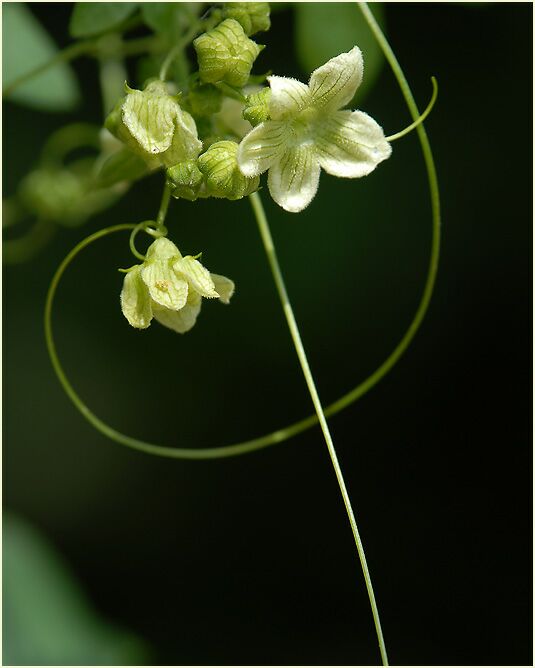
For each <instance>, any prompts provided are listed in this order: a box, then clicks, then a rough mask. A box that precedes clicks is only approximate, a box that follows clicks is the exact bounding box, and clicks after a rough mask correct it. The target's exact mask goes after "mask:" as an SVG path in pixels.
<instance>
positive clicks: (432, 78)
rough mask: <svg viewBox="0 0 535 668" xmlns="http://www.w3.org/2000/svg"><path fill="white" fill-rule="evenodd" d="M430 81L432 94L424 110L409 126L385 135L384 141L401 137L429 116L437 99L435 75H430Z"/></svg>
mask: <svg viewBox="0 0 535 668" xmlns="http://www.w3.org/2000/svg"><path fill="white" fill-rule="evenodd" d="M431 83H432V84H433V94H432V95H431V100H430V102H429V104H428V105H427V108H426V110H425V111H424V113H423V114H422V115H421V116H420V117H419V118H417V119H416V120H415V121H414V123H411V124H410V125H409V126H407V127H406V128H405V129H404V130H401V131H400V132H396V133H395V134H393V135H390V136H389V137H386V141H390V142H392V141H396V139H401V137H404V136H405V135H408V134H409V132H412V131H413V130H414V129H415V128H417V127H418V126H419V125H420V124H421V123H423V122H424V121H425V119H426V118H427V117H428V116H429V114H430V113H431V110H432V109H433V107H434V106H435V102H436V100H437V95H438V83H437V80H436V79H435V77H431Z"/></svg>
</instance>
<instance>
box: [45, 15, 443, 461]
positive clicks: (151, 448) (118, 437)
mask: <svg viewBox="0 0 535 668" xmlns="http://www.w3.org/2000/svg"><path fill="white" fill-rule="evenodd" d="M366 9H367V8H366ZM363 11H364V15H365V17H366V18H367V20H370V18H371V25H374V24H375V21H374V19H373V16H371V17H370V16H369V15H367V14H366V13H365V10H364V8H363ZM368 11H369V10H368ZM375 32H376V36H377V35H381V36H382V33H381V32H380V29H379V27H378V26H377V25H376V24H375ZM379 43H380V44H381V47H382V48H383V50H385V55H387V57H388V59H389V62H390V64H391V66H392V68H393V69H394V73H395V74H396V77H398V81H399V82H400V86H401V89H402V92H403V94H404V96H405V99H406V100H407V104H408V105H409V109H410V111H411V114H412V116H413V118H414V119H415V120H416V119H417V118H418V117H419V114H418V109H417V107H416V105H415V104H414V100H413V98H412V95H411V92H410V89H409V87H408V84H407V83H406V81H405V79H404V77H403V73H402V71H401V68H400V67H399V64H398V63H397V60H396V59H395V57H394V56H393V54H392V53H391V50H390V48H389V46H388V43H387V42H386V39H385V38H384V36H382V39H381V40H380V41H379ZM401 82H404V84H403V85H402V83H401ZM417 134H418V139H419V141H420V145H421V148H422V153H423V155H424V160H425V166H426V170H427V178H428V184H429V192H430V197H431V207H432V240H431V255H430V259H429V267H428V272H427V277H426V281H425V286H424V289H423V293H422V297H421V299H420V303H419V305H418V308H417V310H416V313H415V315H414V317H413V319H412V321H411V323H410V325H409V327H408V329H407V331H406V332H405V334H404V335H403V337H402V338H401V340H400V342H399V343H398V345H397V346H396V347H395V348H394V350H393V351H392V353H390V355H389V356H388V357H387V358H386V360H385V361H384V362H383V363H382V364H381V365H380V366H379V367H378V368H377V369H376V370H375V371H374V372H373V373H372V374H371V375H370V376H368V378H366V379H365V380H364V381H362V382H361V383H360V384H359V385H357V387H355V388H354V389H353V390H351V391H350V392H347V393H346V394H344V395H343V396H342V397H340V399H337V400H336V401H334V402H333V403H332V404H329V405H328V406H327V407H326V409H325V411H324V412H325V416H326V417H331V416H333V415H336V414H337V413H339V412H340V411H342V410H343V409H344V408H347V407H348V406H350V405H351V404H353V403H354V402H355V401H357V400H358V399H360V398H361V397H362V396H364V395H365V394H366V393H367V392H368V391H369V390H371V389H372V388H373V387H374V386H375V385H376V384H377V383H378V382H379V381H380V380H381V379H382V378H384V377H385V376H386V375H387V373H388V372H389V371H390V370H391V369H392V368H393V367H394V366H395V364H396V363H397V362H398V360H399V359H400V358H401V356H402V355H403V353H404V352H405V351H406V350H407V348H408V347H409V345H410V343H411V342H412V340H413V339H414V337H415V335H416V333H417V332H418V330H419V328H420V326H421V324H422V321H423V319H424V317H425V314H426V313H427V310H428V308H429V303H430V300H431V296H432V294H433V289H434V286H435V282H436V276H437V269H438V261H439V256H440V198H439V189H438V181H437V175H436V170H435V164H434V160H433V153H432V151H431V147H430V145H429V140H428V139H427V134H426V132H425V129H424V127H423V126H419V127H418V129H417ZM135 227H136V226H135V225H118V226H115V227H111V228H107V229H104V230H100V231H99V232H96V233H95V234H92V235H91V236H89V237H87V238H86V239H84V240H83V241H81V242H80V243H79V244H78V245H77V246H76V247H75V248H73V250H72V251H71V252H70V253H69V254H68V255H67V257H66V258H65V259H64V260H63V262H62V263H61V264H60V266H59V267H58V269H57V270H56V273H55V274H54V277H53V279H52V282H51V284H50V287H49V290H48V294H47V300H46V307H45V336H46V342H47V347H48V351H49V354H50V358H51V361H52V365H53V367H54V370H55V372H56V374H57V376H58V379H59V381H60V383H61V385H62V386H63V388H64V390H65V392H66V393H67V395H68V396H69V398H70V399H71V400H72V402H73V403H74V405H75V406H76V408H77V409H78V410H79V411H80V412H81V414H82V415H83V416H84V417H85V418H86V419H87V420H88V421H89V422H90V423H91V424H92V425H93V426H94V427H95V428H96V429H97V430H98V431H99V432H100V433H102V434H103V435H105V436H107V437H108V438H110V439H111V440H113V441H115V442H116V443H119V444H120V445H123V446H126V447H129V448H132V449H134V450H138V451H141V452H145V453H147V454H150V455H155V456H159V457H167V458H170V459H190V460H206V459H220V458H223V457H235V456H238V455H243V454H246V453H249V452H255V451H257V450H260V449H262V448H266V447H268V446H271V445H275V444H277V443H283V442H284V441H286V440H288V439H289V438H293V437H294V436H297V435H298V434H300V433H302V432H304V431H306V430H307V429H310V428H311V427H313V426H315V425H316V424H317V423H318V418H317V416H316V415H309V416H308V417H306V418H304V419H302V420H299V421H298V422H294V423H293V424H291V425H288V426H286V427H283V428H281V429H277V430H276V431H273V432H271V433H269V434H265V435H263V436H259V437H257V438H253V439H250V440H248V441H243V442H240V443H234V444H232V445H227V446H223V447H208V448H201V449H198V448H174V447H166V446H163V445H158V444H154V443H149V442H147V441H141V440H139V439H137V438H132V437H131V436H127V435H125V434H122V433H121V432H118V431H116V430H115V429H113V428H111V427H109V426H108V425H107V424H105V423H104V422H102V421H101V420H99V418H98V417H96V416H95V415H94V413H92V412H91V411H90V409H89V408H88V407H87V406H86V405H85V404H84V403H83V401H82V400H81V399H80V397H79V396H78V395H77V394H76V392H75V391H74V389H73V387H72V385H71V384H70V383H69V381H68V380H67V377H66V375H65V372H64V371H63V368H62V367H61V364H60V362H59V359H58V357H57V353H56V348H55V344H54V339H53V335H52V322H51V318H52V306H53V303H54V298H55V295H56V290H57V286H58V285H59V282H60V280H61V278H62V276H63V274H64V272H65V270H66V269H67V267H68V266H69V265H70V264H71V262H72V261H73V260H74V259H75V257H76V256H77V255H78V253H80V251H82V250H83V249H84V248H86V247H87V246H88V245H89V244H91V243H93V242H94V241H97V240H98V239H101V238H102V237H104V236H106V235H108V234H112V233H114V232H120V231H122V230H133V229H134V228H135Z"/></svg>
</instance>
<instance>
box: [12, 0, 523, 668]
mask: <svg viewBox="0 0 535 668" xmlns="http://www.w3.org/2000/svg"><path fill="white" fill-rule="evenodd" d="M31 8H32V11H33V12H34V13H35V15H36V16H38V17H39V19H40V20H42V21H43V23H44V24H45V25H46V26H47V28H48V29H49V30H50V32H51V33H52V34H53V35H54V36H55V39H56V41H57V42H58V44H59V45H60V46H63V45H65V44H67V43H68V37H67V30H66V27H67V24H68V18H69V13H70V9H71V6H70V5H68V4H65V5H64V4H61V5H59V4H58V5H41V4H33V5H31ZM386 21H387V29H388V35H389V39H390V41H391V44H392V46H393V48H394V51H395V53H396V54H397V57H398V59H399V61H400V63H401V65H402V67H403V68H404V70H405V74H406V76H407V78H408V80H409V82H410V83H411V86H412V87H413V91H414V94H415V96H416V99H417V100H418V101H419V104H420V106H421V107H423V106H425V104H426V101H427V99H428V98H429V94H430V83H429V77H430V75H432V74H434V75H435V76H436V77H437V79H438V81H439V85H440V93H439V100H438V103H437V105H436V108H435V110H434V111H433V113H432V115H431V116H430V118H429V120H428V121H427V122H426V127H427V129H428V132H429V137H430V140H431V144H432V148H433V152H434V155H435V159H436V163H437V169H438V174H439V179H440V187H441V197H442V207H443V249H442V258H441V265H440V270H439V276H438V282H437V286H436V291H435V295H434V297H433V301H432V304H431V307H430V310H429V313H428V315H427V317H426V319H425V321H424V324H423V326H422V329H421V331H420V332H419V333H418V335H417V337H416V339H415V341H414V344H413V345H412V346H411V348H410V349H409V350H408V352H407V353H406V354H405V356H404V357H403V358H402V360H401V361H400V363H399V364H398V365H397V366H396V367H395V369H394V370H393V371H392V372H391V373H390V374H389V375H388V376H387V377H386V378H385V379H384V380H383V381H382V382H381V383H380V384H379V385H378V386H377V387H376V388H374V389H373V390H372V391H371V392H370V393H369V394H368V395H366V396H365V397H364V398H362V399H361V400H360V401H359V402H358V403H357V404H355V405H353V406H352V407H350V408H349V409H348V410H346V411H344V412H343V413H341V414H339V415H338V416H336V417H335V418H333V419H332V420H331V421H330V423H331V427H332V433H333V437H334V440H335V443H336V446H337V449H338V453H339V457H340V461H341V465H342V469H343V471H344V474H345V477H346V481H347V485H348V488H349V491H350V495H351V498H352V501H353V504H354V508H355V512H356V515H357V520H358V523H359V527H360V530H361V534H362V537H363V541H364V545H365V548H366V552H367V557H368V562H369V566H370V570H371V574H372V578H373V582H374V586H375V590H376V595H377V599H378V603H379V607H380V611H381V615H382V622H383V629H384V633H385V638H386V642H387V646H388V649H389V654H390V660H391V662H392V663H394V664H417V665H420V664H421V665H440V664H453V665H457V664H461V665H466V664H472V665H473V664H477V665H489V664H490V665H494V664H502V665H511V664H531V663H532V634H531V631H532V600H531V593H532V567H531V564H532V549H531V548H532V514H531V508H532V503H531V499H532V486H531V482H532V459H531V443H532V432H531V406H532V394H531V369H532V358H531V340H532V310H531V304H532V298H531V268H532V267H531V256H532V208H531V185H532V158H531V147H532V136H531V127H532V89H531V82H532V7H531V5H530V4H514V3H507V4H500V3H497V4H494V3H488V4H481V5H477V4H469V3H464V4H463V3H456V4H420V3H419V4H414V5H412V4H393V5H387V7H386ZM293 28H294V19H293V12H292V11H291V10H285V11H280V12H278V13H277V14H275V15H274V16H273V28H272V30H271V31H270V33H269V34H268V35H267V36H266V37H265V39H263V40H261V41H263V42H265V43H266V44H267V45H268V48H267V49H266V52H264V54H263V57H264V58H265V60H264V61H263V62H268V61H269V63H270V64H272V63H275V64H274V65H273V69H274V70H275V71H276V72H277V74H283V75H284V74H285V75H295V76H299V78H301V79H302V80H306V74H307V73H305V72H302V71H300V69H299V66H298V65H297V62H296V60H295V54H294V51H293V48H292V46H291V44H292V34H293ZM267 53H269V56H268V55H267ZM75 69H76V72H77V73H78V75H79V77H80V80H81V81H82V82H83V91H84V107H83V108H82V109H81V110H80V111H79V112H78V113H77V114H75V115H67V114H63V115H62V114H59V115H58V114H56V115H53V114H46V113H41V114H38V113H37V112H33V111H30V110H28V109H25V108H23V107H20V106H17V105H15V104H12V103H6V104H5V105H4V193H5V195H9V194H11V193H12V192H13V191H14V190H15V188H16V187H17V184H18V182H19V181H20V179H21V178H22V176H23V175H24V174H25V173H26V171H27V170H28V168H29V167H31V166H32V164H33V163H34V162H35V160H36V156H37V155H38V151H39V150H40V147H41V145H42V143H43V141H44V139H45V138H46V136H47V135H48V134H49V133H50V132H51V131H53V130H54V129H56V128H59V127H60V126H61V125H62V124H63V123H65V122H68V121H71V120H73V118H79V119H83V120H87V121H91V122H99V119H100V100H99V98H98V88H97V76H96V68H95V66H94V64H93V63H92V62H91V61H89V60H81V61H79V62H77V63H76V64H75ZM260 69H261V68H260ZM364 109H365V111H367V112H368V113H370V115H372V116H373V117H374V118H376V119H377V120H378V121H379V122H380V123H381V124H382V125H383V127H384V128H385V130H386V132H387V134H388V133H392V132H396V131H397V130H399V129H400V128H402V127H404V126H405V125H406V124H407V123H408V122H409V121H408V114H407V111H406V109H405V106H404V103H403V100H402V97H401V95H400V92H399V90H398V88H397V85H396V83H395V80H394V78H393V75H392V73H391V72H390V70H389V68H388V67H387V66H385V67H384V69H383V72H382V74H381V76H380V78H379V80H378V82H377V83H376V85H375V87H374V88H373V90H372V92H371V93H370V94H369V96H368V97H367V98H366V100H365V104H364ZM160 192H161V177H158V176H153V177H151V178H150V179H148V180H146V181H143V182H142V184H139V185H138V186H136V187H134V188H133V189H132V190H131V192H130V193H129V194H128V195H127V197H126V198H124V199H123V200H122V201H121V202H120V203H119V204H117V205H116V206H115V207H114V208H113V209H110V210H109V211H108V212H106V213H104V214H100V215H98V216H96V217H95V218H94V219H92V220H91V221H90V222H89V223H88V224H87V225H86V226H85V227H84V228H82V229H77V230H62V231H61V234H59V235H58V236H57V238H56V239H55V240H54V242H53V243H52V244H51V245H50V246H49V247H48V248H47V250H46V252H44V253H42V254H41V255H40V256H39V257H38V258H36V259H34V260H32V261H31V263H30V264H27V265H20V266H17V267H9V268H6V269H5V270H4V312H3V315H4V321H3V322H4V330H3V331H4V339H3V353H4V355H3V360H4V364H3V369H4V425H3V464H4V465H3V472H4V475H3V488H4V508H5V509H7V510H10V511H12V512H16V513H17V514H18V515H20V516H22V517H24V518H25V519H26V520H28V521H30V522H31V523H32V524H33V525H34V526H35V527H37V528H38V529H39V530H40V531H42V532H43V533H44V534H45V535H46V536H47V537H48V539H49V540H51V541H52V543H53V544H54V545H55V546H56V548H58V550H59V551H60V552H61V553H62V555H63V558H64V559H65V560H66V562H67V563H68V564H69V567H70V569H71V570H72V571H73V573H74V574H75V576H76V577H77V579H78V580H79V582H80V583H81V585H82V587H83V588H84V590H85V591H86V593H87V595H88V596H89V599H90V601H91V603H92V605H93V606H94V608H95V609H96V610H97V611H98V613H99V614H100V615H101V616H102V617H104V618H106V619H108V620H112V621H113V622H114V623H117V624H120V625H121V626H123V627H125V628H128V629H130V630H131V631H133V632H134V633H135V634H136V635H138V636H139V637H140V638H142V639H144V640H145V641H147V644H148V645H149V647H150V648H151V654H150V658H148V659H147V660H148V661H150V662H151V663H163V664H166V663H167V664H169V663H171V664H238V665H239V664H329V665H331V664H334V665H336V664H373V663H376V662H377V661H378V652H377V649H376V640H375V636H374V630H373V625H372V619H371V614H370V610H369V604H368V601H367V596H366V591H365V587H364V583H363V579H362V575H361V572H360V566H359V564H358V560H357V557H356V554H355V549H354V545H353V541H352V536H351V532H350V529H349V526H348V523H347V519H346V516H345V512H344V508H343V504H342V502H341V499H340V495H339V491H338V488H337V483H336V479H335V476H334V474H333V471H332V467H331V465H330V462H329V458H328V454H327V452H326V448H325V446H324V443H323V441H322V437H321V433H320V431H319V429H318V428H315V429H313V430H312V431H309V432H307V433H304V434H302V435H300V436H298V437H297V438H294V439H293V440H291V441H289V442H286V443H284V444H282V445H279V446H276V447H272V448H268V449H266V450H263V451H260V452H258V453H255V454H250V455H247V456H243V457H238V458H234V459H228V460H219V461H208V462H187V461H173V460H166V459H156V458H153V457H149V456H146V455H143V454H140V453H137V452H133V451H130V450H127V449H125V448H122V447H120V446H119V445H117V444H114V443H112V442H109V441H107V440H106V439H105V438H104V437H102V436H101V435H100V434H99V433H97V432H96V431H94V430H93V428H92V427H91V426H90V425H89V424H87V423H86V422H85V421H84V420H83V418H82V417H81V416H80V415H79V414H78V413H77V412H76V411H75V409H74V408H73V406H72V405H71V403H70V402H69V400H68V399H67V397H66V396H65V395H64V393H63V391H62V390H61V388H60V386H59V384H58V382H57V380H56V378H55V376H54V373H53V371H52V368H51V366H50V363H49V361H48V358H47V353H46V350H45V345H44V338H43V331H42V312H43V305H44V298H45V294H46V289H47V286H48V282H49V281H50V279H51V277H52V274H53V272H54V270H55V268H56V266H57V265H58V263H59V262H60V261H61V259H62V258H63V257H64V256H65V254H66V253H67V252H68V250H69V249H70V248H71V247H72V246H73V245H74V244H75V243H76V242H77V241H78V240H79V239H81V238H82V237H83V236H85V235H86V234H89V232H90V231H94V230H97V229H99V228H100V227H103V226H105V225H109V224H114V223H122V222H128V223H130V222H137V221H139V220H143V219H146V218H152V217H154V215H155V213H156V211H157V207H158V203H159V197H160ZM264 195H267V189H265V190H264ZM264 200H265V204H266V208H267V212H268V215H269V217H270V220H271V224H272V228H273V234H274V237H275V240H276V243H277V244H278V247H279V251H280V259H281V264H282V266H283V268H284V270H285V274H286V278H287V282H288V289H289V292H290V295H291V298H292V300H293V302H294V305H295V310H296V315H297V319H298V321H299V323H300V325H301V327H302V335H303V339H304V343H305V346H306V348H307V351H308V354H309V357H310V361H311V365H312V368H313V371H314V374H315V376H316V380H317V383H318V386H319V388H320V394H321V396H322V398H323V400H324V402H325V403H329V402H330V401H332V400H334V399H336V398H337V397H338V396H340V395H341V394H342V393H344V392H346V391H347V390H349V389H350V388H352V387H353V386H354V385H356V384H357V383H358V382H360V380H362V379H364V378H365V377H366V376H367V375H368V374H369V373H371V372H372V371H373V370H374V369H375V368H376V367H377V366H378V365H379V364H380V363H381V362H382V360H383V359H384V358H385V357H386V356H387V355H388V354H389V352H390V351H391V350H392V348H393V347H394V346H395V344H396V343H397V341H398V340H399V339H400V338H401V336H402V334H403V332H404V331H405V329H406V327H407V326H408V324H409V323H410V320H411V318H412V315H413V313H414V311H415V309H416V307H417V304H418V301H419V298H420V294H421V290H422V287H423V284H424V280H425V275H426V269H427V261H428V256H429V245H430V238H431V219H430V205H429V197H428V193H427V190H426V177H425V171H424V168H423V161H422V158H421V154H420V152H419V144H418V141H417V138H416V136H415V135H413V136H411V137H409V138H405V139H403V140H400V141H399V142H397V143H396V144H395V145H394V152H393V155H392V158H391V159H390V160H388V161H387V162H386V163H384V164H383V165H381V166H380V168H379V169H378V170H377V171H376V172H374V174H372V175H371V176H370V177H368V178H367V179H364V180H361V181H345V180H342V179H339V180H337V179H334V178H332V177H329V176H327V175H325V174H323V175H322V179H321V186H320V190H319V193H318V196H317V197H316V199H315V200H314V202H313V203H312V204H311V206H310V207H309V208H308V209H307V210H306V211H305V212H303V213H302V214H301V215H299V216H295V215H292V214H288V213H286V212H284V211H283V210H282V209H279V208H278V207H277V206H276V205H274V203H273V202H271V201H270V200H269V199H268V198H267V197H266V196H265V197H264ZM171 206H172V208H171V212H170V217H169V221H168V226H169V228H170V230H171V235H172V237H173V239H174V240H176V241H177V242H178V243H179V245H180V246H181V248H183V250H184V252H187V253H197V252H199V251H200V250H202V251H204V255H203V262H205V264H206V265H207V266H208V267H209V268H210V269H212V270H214V271H216V272H218V273H222V274H226V275H228V276H231V277H232V278H233V279H234V280H235V281H236V283H237V293H236V295H235V297H234V300H233V303H232V305H231V306H230V307H228V308H224V307H222V306H219V305H217V304H205V305H204V307H203V312H202V315H201V318H200V320H199V322H198V324H197V326H196V327H195V329H194V330H193V332H192V333H191V334H189V335H187V336H184V337H178V336H175V335H173V334H172V333H171V332H169V331H167V330H165V329H164V328H160V327H158V326H156V325H155V326H153V327H151V328H150V329H149V330H148V331H147V332H144V333H138V332H136V331H134V330H132V329H131V328H129V327H128V325H127V323H126V321H125V320H124V318H123V316H122V315H121V313H120V310H119V306H118V295H119V291H120V288H121V280H122V278H121V276H120V275H119V274H118V273H117V271H116V268H117V267H118V266H127V265H128V264H129V254H128V248H127V243H126V242H127V238H126V235H115V236H114V237H110V238H108V239H107V240H106V241H102V242H98V243H97V244H95V245H93V246H92V247H91V248H90V249H89V250H87V251H85V252H84V254H82V256H80V257H79V260H77V262H76V264H75V265H74V266H73V267H72V269H70V270H69V272H68V274H67V276H66V280H65V281H64V283H63V284H62V285H61V287H60V290H59V293H58V299H57V304H56V311H55V315H54V322H55V329H56V333H57V342H58V347H59V350H60V354H61V358H62V360H63V362H64V365H65V368H66V370H67V372H68V373H69V374H70V376H71V378H72V381H73V383H74V385H75V387H76V389H77V390H78V391H79V392H80V394H81V396H82V397H83V398H84V399H85V400H86V401H87V403H88V405H89V406H90V407H92V408H93V409H94V410H95V412H96V413H97V415H99V416H101V417H102V418H103V419H104V420H107V421H108V422H109V423H110V424H112V425H113V426H114V427H116V428H117V429H119V430H123V431H125V432H127V433H128V434H131V435H135V436H138V437H140V438H146V439H148V440H151V441H154V442H158V443H162V444H167V445H170V446H173V445H176V446H186V447H188V446H191V447H196V446H199V447H201V446H215V445H223V444H227V443H231V442H235V441H238V440H243V439H247V438H250V437H253V436H256V435H261V434H263V433H265V432H267V431H269V430H273V429H276V428H278V427H281V426H283V425H286V424H287V423H289V422H292V421H294V420H296V419H299V418H301V417H303V416H304V415H306V414H308V413H310V412H311V405H310V400H309V398H308V396H307V391H306V388H305V386H304V383H303V381H302V378H301V376H300V371H299V367H298V364H297V361H296V359H295V354H294V352H293V350H292V345H291V341H290V338H289V335H288V333H287V330H286V326H285V322H284V319H283V316H282V314H281V310H280V307H279V304H278V301H277V296H276V292H275V289H274V287H273V285H272V282H271V278H270V274H269V271H268V268H267V264H266V261H265V259H264V257H263V251H262V248H261V245H260V242H259V236H258V232H257V230H256V228H255V223H254V220H253V218H252V215H251V212H250V209H249V205H248V203H247V202H246V201H242V202H238V203H231V202H220V201H217V202H215V201H201V202H199V203H195V204H190V203H187V202H175V203H172V205H171ZM4 577H6V574H4ZM7 577H9V574H7Z"/></svg>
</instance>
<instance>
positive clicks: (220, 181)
mask: <svg viewBox="0 0 535 668" xmlns="http://www.w3.org/2000/svg"><path fill="white" fill-rule="evenodd" d="M237 153H238V144H236V143H235V142H233V141H219V142H216V143H215V144H212V145H211V146H210V148H209V149H208V150H207V151H206V152H205V153H203V154H202V155H201V156H200V157H199V160H198V165H199V169H200V170H201V172H202V173H203V175H204V178H205V180H206V188H207V191H208V194H209V195H211V196H212V197H222V198H225V199H230V200H236V199H241V198H242V197H245V196H246V195H250V194H251V193H252V192H254V191H255V190H257V189H258V185H259V183H260V179H259V178H258V177H254V178H248V177H246V176H243V174H242V173H241V172H240V170H239V168H238V162H237V159H236V155H237Z"/></svg>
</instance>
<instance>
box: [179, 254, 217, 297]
mask: <svg viewBox="0 0 535 668" xmlns="http://www.w3.org/2000/svg"><path fill="white" fill-rule="evenodd" d="M173 269H174V270H175V273H176V274H178V275H179V278H184V279H186V280H187V281H188V283H189V284H190V287H192V288H193V289H194V290H195V291H196V292H197V293H198V294H200V295H202V296H203V297H208V298H210V297H216V298H217V297H219V294H218V293H217V292H216V289H215V286H214V282H213V280H212V279H211V277H210V272H209V271H208V269H206V268H205V267H203V266H202V264H201V263H200V262H199V261H198V260H196V259H195V258H194V257H192V256H191V255H186V257H183V258H181V259H180V260H177V261H176V262H175V263H174V264H173Z"/></svg>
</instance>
